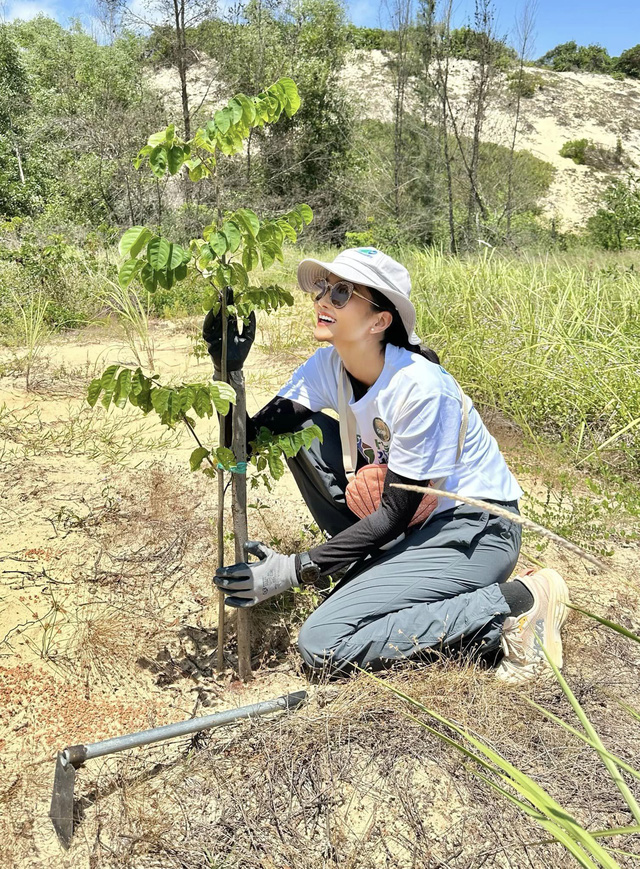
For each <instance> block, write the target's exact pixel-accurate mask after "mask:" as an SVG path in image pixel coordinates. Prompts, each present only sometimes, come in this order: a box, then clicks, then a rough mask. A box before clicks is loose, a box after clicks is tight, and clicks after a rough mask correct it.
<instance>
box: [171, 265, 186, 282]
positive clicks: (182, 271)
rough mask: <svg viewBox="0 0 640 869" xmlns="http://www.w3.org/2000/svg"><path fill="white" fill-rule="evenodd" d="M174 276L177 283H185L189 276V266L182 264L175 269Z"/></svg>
mask: <svg viewBox="0 0 640 869" xmlns="http://www.w3.org/2000/svg"><path fill="white" fill-rule="evenodd" d="M174 275H175V278H176V280H177V281H183V280H184V279H185V278H186V276H187V264H186V263H180V265H179V266H178V267H177V268H176V269H175V271H174Z"/></svg>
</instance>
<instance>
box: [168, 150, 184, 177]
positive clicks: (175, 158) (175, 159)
mask: <svg viewBox="0 0 640 869" xmlns="http://www.w3.org/2000/svg"><path fill="white" fill-rule="evenodd" d="M183 162H184V149H183V148H181V147H180V146H179V145H174V146H173V147H172V148H169V150H168V151H167V165H168V166H169V172H170V174H171V175H176V174H177V173H178V172H179V171H180V169H181V168H182V164H183Z"/></svg>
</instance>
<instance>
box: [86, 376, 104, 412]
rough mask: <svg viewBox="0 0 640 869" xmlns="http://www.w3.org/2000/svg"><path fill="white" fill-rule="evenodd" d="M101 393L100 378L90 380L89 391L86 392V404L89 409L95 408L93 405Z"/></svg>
mask: <svg viewBox="0 0 640 869" xmlns="http://www.w3.org/2000/svg"><path fill="white" fill-rule="evenodd" d="M101 392H102V380H101V378H100V377H96V379H95V380H92V381H91V383H90V384H89V389H88V390H87V402H88V403H89V406H90V407H95V404H96V402H97V400H98V397H99V396H100V393H101Z"/></svg>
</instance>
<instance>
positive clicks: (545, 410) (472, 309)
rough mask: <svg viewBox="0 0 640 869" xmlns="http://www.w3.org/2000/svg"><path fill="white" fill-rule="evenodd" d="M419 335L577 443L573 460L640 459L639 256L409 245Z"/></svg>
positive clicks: (484, 397) (455, 365)
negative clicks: (458, 252)
mask: <svg viewBox="0 0 640 869" xmlns="http://www.w3.org/2000/svg"><path fill="white" fill-rule="evenodd" d="M401 256H402V258H403V260H404V262H406V264H407V265H408V267H409V269H410V271H411V275H412V280H413V288H414V289H413V298H414V302H415V304H416V307H417V309H418V326H417V331H418V334H419V335H420V336H421V337H422V338H423V340H424V341H426V342H427V343H428V344H429V345H430V346H432V347H433V348H434V349H435V350H437V352H438V353H439V354H440V356H441V358H442V361H443V363H444V364H445V365H446V367H447V368H448V369H449V370H450V371H451V373H452V374H454V375H455V376H456V377H457V378H458V379H459V380H460V382H461V383H462V385H463V386H464V388H465V389H466V390H467V391H469V393H470V394H471V395H472V397H473V399H474V401H475V402H476V403H477V404H479V405H483V406H485V407H491V408H496V409H498V410H500V412H501V413H503V414H504V415H505V416H507V417H509V418H510V419H512V420H514V421H515V422H516V423H518V424H519V425H520V426H521V427H522V428H523V430H524V431H525V432H526V433H527V434H529V435H530V436H532V437H534V438H535V439H536V440H538V441H540V442H543V441H544V440H545V439H551V440H554V441H558V440H559V441H561V442H564V443H566V444H567V445H569V447H570V449H571V451H572V454H573V458H574V460H575V461H576V462H577V463H579V464H581V465H585V464H587V463H594V464H599V463H602V462H604V463H605V464H609V465H612V466H614V467H619V468H625V469H634V470H636V471H637V470H638V469H640V450H639V447H640V437H639V433H640V389H638V382H639V381H638V378H639V375H640V329H639V327H638V323H639V322H640V275H639V274H638V272H636V271H635V270H634V268H633V262H632V260H630V259H629V260H628V261H627V260H623V259H619V258H613V257H611V258H604V257H601V256H600V257H597V258H593V257H590V258H588V257H587V256H583V257H582V258H580V257H567V258H566V259H562V258H546V259H527V258H524V259H515V258H506V257H503V256H500V255H498V254H497V253H496V252H488V253H487V254H481V255H479V256H476V257H472V258H468V259H457V258H453V257H450V256H445V255H443V254H441V253H438V252H437V251H427V252H417V251H413V252H412V251H406V252H404V253H403V254H401Z"/></svg>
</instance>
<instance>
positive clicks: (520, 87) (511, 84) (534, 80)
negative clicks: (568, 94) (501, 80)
mask: <svg viewBox="0 0 640 869" xmlns="http://www.w3.org/2000/svg"><path fill="white" fill-rule="evenodd" d="M507 80H508V88H509V90H510V91H511V93H513V94H515V95H516V96H518V95H519V96H521V97H525V98H526V99H530V98H531V97H533V96H534V95H535V92H536V91H537V90H542V89H543V88H544V87H545V86H546V85H548V82H547V81H546V79H545V78H544V77H543V76H541V75H539V74H538V73H535V72H533V73H532V72H523V73H522V74H520V73H519V72H512V73H511V74H510V75H509V76H508V79H507Z"/></svg>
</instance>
